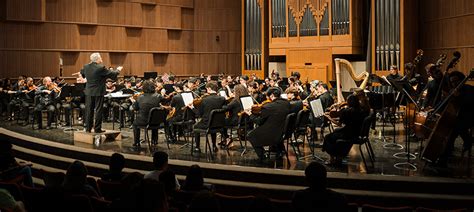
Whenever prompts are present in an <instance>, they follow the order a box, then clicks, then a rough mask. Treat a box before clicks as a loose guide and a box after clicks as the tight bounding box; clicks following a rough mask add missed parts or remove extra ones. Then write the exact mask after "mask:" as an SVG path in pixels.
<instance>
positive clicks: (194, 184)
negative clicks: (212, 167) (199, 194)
mask: <svg viewBox="0 0 474 212" xmlns="http://www.w3.org/2000/svg"><path fill="white" fill-rule="evenodd" d="M183 190H185V191H202V190H211V189H209V188H208V187H206V186H204V177H203V175H202V169H201V167H199V165H196V164H195V165H192V166H191V167H189V170H188V174H187V175H186V179H185V181H184V185H183Z"/></svg>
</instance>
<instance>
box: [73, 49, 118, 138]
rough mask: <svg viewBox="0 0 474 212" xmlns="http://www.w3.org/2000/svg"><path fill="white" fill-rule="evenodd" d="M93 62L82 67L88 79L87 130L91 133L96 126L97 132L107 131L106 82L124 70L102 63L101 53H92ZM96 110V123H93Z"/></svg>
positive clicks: (83, 74) (86, 94)
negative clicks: (104, 112)
mask: <svg viewBox="0 0 474 212" xmlns="http://www.w3.org/2000/svg"><path fill="white" fill-rule="evenodd" d="M90 60H91V62H90V63H89V64H86V65H84V67H83V68H82V69H81V75H82V77H84V78H86V79H87V83H86V89H85V91H84V93H85V96H86V118H85V131H86V132H88V133H90V132H91V129H92V126H94V132H95V133H101V132H105V131H104V130H102V108H103V107H102V105H103V104H104V95H105V94H106V91H105V82H106V79H107V78H115V77H117V75H118V74H119V73H120V71H121V70H122V68H123V67H122V66H119V67H117V69H116V70H109V69H107V68H106V67H105V66H104V65H102V57H101V56H100V54H99V53H92V54H91V56H90ZM94 111H95V114H96V116H95V124H94V125H92V119H93V118H94Z"/></svg>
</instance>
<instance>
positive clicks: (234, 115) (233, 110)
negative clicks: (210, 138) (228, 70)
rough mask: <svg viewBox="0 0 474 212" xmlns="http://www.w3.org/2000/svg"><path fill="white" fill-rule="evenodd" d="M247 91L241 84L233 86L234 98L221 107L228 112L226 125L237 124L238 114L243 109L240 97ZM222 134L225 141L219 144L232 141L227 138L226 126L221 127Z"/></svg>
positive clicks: (246, 93)
mask: <svg viewBox="0 0 474 212" xmlns="http://www.w3.org/2000/svg"><path fill="white" fill-rule="evenodd" d="M248 93H249V91H248V90H247V88H245V86H244V85H242V84H239V85H236V86H235V87H234V98H233V99H232V101H231V102H230V103H229V104H227V105H224V106H223V107H222V108H223V109H224V110H226V111H228V112H229V115H228V116H227V117H226V119H225V126H226V127H233V126H237V125H238V124H239V115H238V114H239V113H240V112H242V111H243V110H244V109H243V108H242V104H241V102H240V97H242V96H247V95H248ZM222 135H223V136H224V139H225V143H220V145H223V146H229V145H230V144H231V143H232V139H231V138H229V135H228V134H227V128H224V129H223V133H222Z"/></svg>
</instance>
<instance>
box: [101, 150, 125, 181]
mask: <svg viewBox="0 0 474 212" xmlns="http://www.w3.org/2000/svg"><path fill="white" fill-rule="evenodd" d="M123 168H125V157H124V156H123V155H122V154H120V153H114V154H112V156H111V157H110V163H109V172H107V173H106V174H104V175H103V176H102V180H103V181H108V182H119V181H121V180H122V179H123V178H124V177H125V176H126V174H125V173H123V172H122V170H123Z"/></svg>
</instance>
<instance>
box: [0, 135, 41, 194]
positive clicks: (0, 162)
mask: <svg viewBox="0 0 474 212" xmlns="http://www.w3.org/2000/svg"><path fill="white" fill-rule="evenodd" d="M12 148H13V146H12V144H11V143H10V141H8V140H3V141H0V179H2V180H11V179H14V178H16V177H18V176H21V175H23V177H24V178H23V184H24V185H26V186H29V187H34V185H33V178H32V176H31V168H30V166H31V164H30V163H19V162H18V161H16V159H15V157H14V156H13V152H12Z"/></svg>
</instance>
